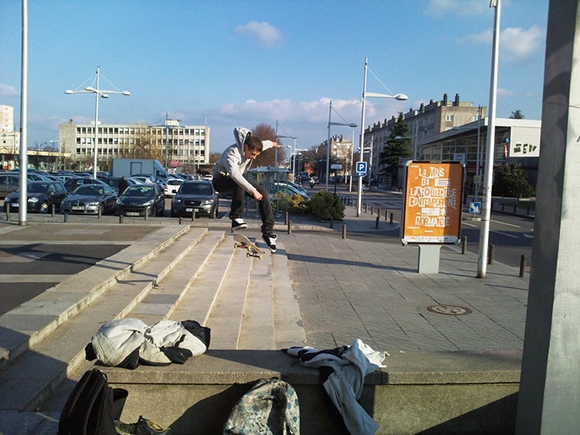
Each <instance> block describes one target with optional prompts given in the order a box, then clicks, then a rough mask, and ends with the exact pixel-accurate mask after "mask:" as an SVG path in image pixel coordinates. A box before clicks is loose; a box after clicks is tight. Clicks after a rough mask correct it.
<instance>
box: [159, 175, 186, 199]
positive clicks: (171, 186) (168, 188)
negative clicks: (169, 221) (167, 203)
mask: <svg viewBox="0 0 580 435" xmlns="http://www.w3.org/2000/svg"><path fill="white" fill-rule="evenodd" d="M182 184H183V179H182V178H170V179H169V180H167V182H166V183H165V188H164V192H163V193H165V196H174V195H175V194H176V193H177V191H178V190H179V187H180V186H181V185H182Z"/></svg>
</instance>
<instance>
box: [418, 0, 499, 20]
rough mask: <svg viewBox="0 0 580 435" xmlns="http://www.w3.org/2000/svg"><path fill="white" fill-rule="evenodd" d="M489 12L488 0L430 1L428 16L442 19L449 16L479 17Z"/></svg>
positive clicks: (427, 10)
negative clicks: (478, 15)
mask: <svg viewBox="0 0 580 435" xmlns="http://www.w3.org/2000/svg"><path fill="white" fill-rule="evenodd" d="M487 10H489V1H486V0H429V6H427V9H426V14H427V15H432V16H436V17H441V16H444V15H449V14H456V15H477V14H481V13H484V12H485V11H487Z"/></svg>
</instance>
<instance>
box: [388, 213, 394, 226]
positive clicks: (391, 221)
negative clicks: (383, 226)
mask: <svg viewBox="0 0 580 435" xmlns="http://www.w3.org/2000/svg"><path fill="white" fill-rule="evenodd" d="M389 223H390V224H392V223H393V213H391V215H390V219H389Z"/></svg>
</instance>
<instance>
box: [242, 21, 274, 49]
mask: <svg viewBox="0 0 580 435" xmlns="http://www.w3.org/2000/svg"><path fill="white" fill-rule="evenodd" d="M236 33H238V34H240V35H247V36H249V37H250V39H252V40H254V41H256V42H258V43H259V44H261V45H263V46H265V47H267V48H273V47H276V46H277V45H278V44H279V43H280V42H281V41H282V35H281V33H280V31H279V30H278V29H276V28H275V27H274V26H272V25H271V24H269V23H266V22H264V21H262V22H257V21H250V22H249V23H247V24H244V25H241V26H238V27H236Z"/></svg>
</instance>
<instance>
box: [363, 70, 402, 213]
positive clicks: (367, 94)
mask: <svg viewBox="0 0 580 435" xmlns="http://www.w3.org/2000/svg"><path fill="white" fill-rule="evenodd" d="M368 71H369V63H368V59H365V76H364V81H363V93H362V113H361V121H360V143H359V147H360V155H361V161H362V159H363V150H364V143H365V106H366V99H367V98H394V99H395V100H398V101H405V100H408V99H409V97H408V96H407V95H405V94H394V95H389V94H379V93H377V92H367V75H368ZM371 163H372V162H369V166H370V164H371ZM357 199H358V200H357V216H360V215H361V213H362V175H360V176H359V177H358V198H357Z"/></svg>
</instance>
